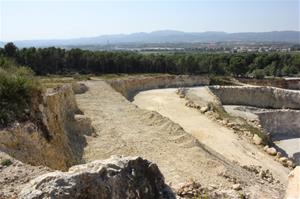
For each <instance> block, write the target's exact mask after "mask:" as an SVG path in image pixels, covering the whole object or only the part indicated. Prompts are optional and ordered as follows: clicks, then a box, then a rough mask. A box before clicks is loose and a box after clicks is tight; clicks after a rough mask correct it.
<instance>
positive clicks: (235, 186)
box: [232, 184, 242, 191]
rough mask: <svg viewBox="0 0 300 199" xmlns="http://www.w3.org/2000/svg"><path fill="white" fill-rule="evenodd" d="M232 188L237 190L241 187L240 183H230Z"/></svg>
mask: <svg viewBox="0 0 300 199" xmlns="http://www.w3.org/2000/svg"><path fill="white" fill-rule="evenodd" d="M232 189H234V190H236V191H238V190H241V189H242V188H241V185H240V184H234V185H232Z"/></svg>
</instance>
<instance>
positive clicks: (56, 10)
mask: <svg viewBox="0 0 300 199" xmlns="http://www.w3.org/2000/svg"><path fill="white" fill-rule="evenodd" d="M299 1H300V0H151V1H150V0H135V1H134V0H110V1H108V0H106V1H104V0H98V1H96V0H92V1H84V0H81V1H72V0H60V1H58V0H52V1H46V0H40V1H37V0H36V1H28V0H23V1H16V0H0V41H15V40H33V39H66V38H80V37H92V36H99V35H105V34H119V33H125V34H129V33H134V32H151V31H156V30H166V29H168V30H179V31H185V32H205V31H224V32H264V31H279V30H299V26H300V25H299V18H300V14H299V9H300V8H299V4H300V3H299Z"/></svg>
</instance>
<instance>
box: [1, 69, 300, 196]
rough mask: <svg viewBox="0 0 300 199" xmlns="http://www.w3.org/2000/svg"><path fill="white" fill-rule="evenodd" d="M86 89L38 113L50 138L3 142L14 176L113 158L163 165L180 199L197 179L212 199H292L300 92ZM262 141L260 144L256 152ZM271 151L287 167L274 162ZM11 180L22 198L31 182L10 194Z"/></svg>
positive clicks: (153, 83)
mask: <svg viewBox="0 0 300 199" xmlns="http://www.w3.org/2000/svg"><path fill="white" fill-rule="evenodd" d="M79 83H80V85H81V86H82V85H84V86H82V88H84V89H83V90H82V89H81V88H80V89H79V91H78V90H77V89H75V88H74V87H73V91H72V89H70V88H71V87H70V86H66V87H63V89H58V90H54V91H52V92H49V93H48V94H47V95H46V97H44V98H43V101H42V102H39V103H41V104H42V105H39V104H37V111H38V112H39V113H40V114H39V115H41V121H42V122H43V124H44V126H45V128H46V129H47V132H48V134H47V135H49V136H50V137H47V136H44V135H43V133H42V131H31V130H30V129H31V128H28V124H20V126H17V127H16V128H12V129H10V130H9V131H8V130H3V132H4V133H2V134H1V136H2V137H1V140H6V141H7V140H8V141H9V143H10V144H9V145H8V144H5V143H7V142H0V149H1V151H2V152H1V153H4V155H5V156H7V155H9V156H10V157H11V158H12V159H15V160H14V162H13V165H12V166H11V167H10V168H9V167H8V168H9V169H12V168H15V167H16V168H19V169H22V168H23V167H24V168H27V167H30V168H31V169H32V173H33V174H34V175H33V177H32V178H34V177H35V176H38V175H42V174H47V172H49V171H53V170H56V169H59V170H62V171H66V170H68V169H69V168H70V167H71V168H72V166H74V165H78V164H83V163H91V162H93V161H95V160H98V159H107V158H110V157H111V156H112V155H122V156H141V157H143V158H146V159H147V160H149V161H151V162H153V163H156V164H157V166H158V168H159V169H160V171H161V173H162V175H163V176H164V180H165V182H166V184H167V185H168V187H170V188H171V189H172V190H173V192H174V194H176V193H178V192H176V190H178V189H180V187H182V185H183V184H186V183H187V182H189V181H190V180H191V179H193V181H196V182H197V183H201V186H203V187H205V190H207V194H209V195H210V196H212V198H214V197H215V198H222V197H227V198H239V197H240V196H241V195H243V196H245V197H247V198H284V197H285V190H286V189H287V186H288V174H289V172H290V171H291V169H293V168H294V167H295V166H296V165H297V164H298V165H299V152H300V151H299V148H300V146H299V137H300V131H299V129H300V127H299V124H300V121H299V118H300V117H299V116H300V115H299V114H300V113H299V109H300V92H299V91H290V90H285V89H278V88H274V87H265V86H250V85H244V86H212V85H210V80H209V77H205V76H174V75H164V76H158V77H134V78H130V77H129V78H120V79H112V80H104V79H101V78H92V80H88V81H84V82H79ZM178 88H179V89H178ZM62 102H64V103H63V104H61V103H62ZM54 104H61V105H60V106H54ZM287 118H288V119H287ZM34 129H35V128H34ZM21 131H22V132H23V131H25V134H22V133H21ZM8 132H19V133H16V134H15V135H16V136H14V134H9V133H8ZM255 135H259V136H261V140H260V143H258V144H257V143H256V140H255V139H254V137H255ZM26 142H29V143H32V146H35V147H37V146H38V147H39V148H38V150H39V151H40V153H37V154H36V153H34V152H33V151H35V150H37V149H34V148H30V145H28V144H26ZM254 142H255V143H254ZM38 143H42V145H38ZM266 145H267V146H268V149H271V148H274V149H275V150H276V151H277V152H280V157H279V155H278V153H277V154H274V155H270V154H268V152H266V149H265V148H266ZM297 146H298V147H297ZM58 147H59V148H58ZM30 151H31V152H30ZM58 151H65V152H64V153H59V152H58ZM23 154H25V156H24V155H23ZM283 157H285V158H286V159H285V161H284V162H281V161H280V158H283ZM19 160H20V161H21V162H20V161H19ZM57 160H59V164H58V163H56V162H57ZM287 161H290V162H291V161H292V164H289V165H288V164H287ZM157 172H158V173H159V171H156V170H155V173H157ZM9 173H11V171H10V172H8V170H7V168H6V167H5V168H2V172H1V175H2V176H1V178H0V183H1V185H3V186H1V188H0V192H3V193H4V194H3V195H2V196H3V197H4V196H5V197H6V196H8V197H9V196H14V195H18V194H19V193H20V192H22V194H23V193H24V190H23V191H21V190H22V189H23V188H24V187H26V186H27V185H26V183H27V182H28V181H23V180H21V181H20V180H15V181H14V180H13V179H11V183H9V184H7V183H5V180H1V179H2V178H3V179H4V178H9V177H8V175H9ZM69 173H70V171H69ZM51 175H52V174H51ZM59 175H62V174H59ZM63 175H65V174H63ZM66 175H70V174H66ZM4 176H5V177H4ZM12 177H13V176H12ZM160 178H161V177H160ZM9 180H10V178H9ZM29 180H30V179H29ZM161 187H166V186H165V185H164V186H161ZM24 189H25V188H24ZM11 190H12V191H11ZM26 194H29V196H30V193H26ZM0 196H1V195H0ZM19 196H20V195H19ZM0 198H1V197H0ZM168 198H171V197H170V196H168Z"/></svg>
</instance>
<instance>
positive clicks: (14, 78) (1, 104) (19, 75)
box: [0, 65, 40, 126]
mask: <svg viewBox="0 0 300 199" xmlns="http://www.w3.org/2000/svg"><path fill="white" fill-rule="evenodd" d="M39 91H40V84H39V82H38V81H37V79H36V78H35V77H34V74H33V72H32V71H31V70H30V69H28V68H26V67H18V66H3V65H2V66H1V65H0V126H7V125H8V124H9V123H11V122H13V121H15V120H25V119H26V118H27V117H28V116H29V109H30V103H31V98H32V96H34V95H36V94H37V93H38V92H39Z"/></svg>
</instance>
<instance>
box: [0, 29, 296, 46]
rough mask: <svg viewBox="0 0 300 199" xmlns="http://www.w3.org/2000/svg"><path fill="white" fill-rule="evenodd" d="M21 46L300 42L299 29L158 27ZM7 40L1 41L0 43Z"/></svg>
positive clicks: (22, 42) (19, 42)
mask: <svg viewBox="0 0 300 199" xmlns="http://www.w3.org/2000/svg"><path fill="white" fill-rule="evenodd" d="M13 42H14V43H15V44H16V45H17V46H19V47H29V46H36V47H45V46H66V45H106V44H120V43H181V42H187V43H197V42H199V43H205V42H286V43H300V31H270V32H241V33H227V32H222V31H206V32H183V31H177V30H158V31H153V32H149V33H147V32H136V33H131V34H111V35H110V34H107V35H100V36H95V37H81V38H73V39H41V40H16V41H13ZM5 43H6V42H4V41H0V46H1V45H2V46H3V45H4V44H5Z"/></svg>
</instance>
